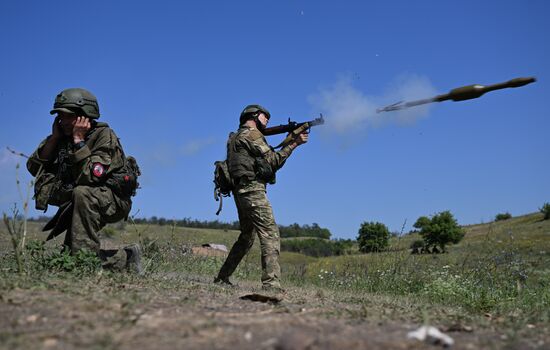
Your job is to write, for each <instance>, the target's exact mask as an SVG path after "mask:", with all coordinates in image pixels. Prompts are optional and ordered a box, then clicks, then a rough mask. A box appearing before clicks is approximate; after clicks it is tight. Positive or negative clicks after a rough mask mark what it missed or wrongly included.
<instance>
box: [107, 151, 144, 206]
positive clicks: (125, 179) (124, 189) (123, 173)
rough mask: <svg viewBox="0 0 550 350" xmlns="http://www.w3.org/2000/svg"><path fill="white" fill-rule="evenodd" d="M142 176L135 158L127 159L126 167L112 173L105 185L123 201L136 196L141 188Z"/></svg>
mask: <svg viewBox="0 0 550 350" xmlns="http://www.w3.org/2000/svg"><path fill="white" fill-rule="evenodd" d="M140 175H141V171H140V170H139V166H138V165H137V161H136V159H135V158H134V157H126V159H125V161H124V166H123V167H122V168H120V169H119V170H117V171H116V172H114V173H112V174H111V175H110V176H109V178H108V179H107V180H106V181H105V185H107V187H109V188H110V189H111V191H113V193H114V194H116V195H117V196H118V197H120V198H122V199H129V198H130V197H132V196H135V195H136V190H137V189H138V188H139V182H138V181H137V179H138V176H140Z"/></svg>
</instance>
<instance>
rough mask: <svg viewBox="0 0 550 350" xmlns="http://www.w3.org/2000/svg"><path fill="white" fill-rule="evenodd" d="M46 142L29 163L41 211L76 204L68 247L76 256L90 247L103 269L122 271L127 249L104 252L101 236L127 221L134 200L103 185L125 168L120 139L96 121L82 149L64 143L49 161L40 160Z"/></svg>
mask: <svg viewBox="0 0 550 350" xmlns="http://www.w3.org/2000/svg"><path fill="white" fill-rule="evenodd" d="M47 140H48V139H45V140H44V141H42V142H41V143H40V145H39V146H38V149H37V150H36V151H35V152H34V153H33V154H32V155H31V157H30V158H29V160H28V162H27V169H28V170H29V172H30V173H31V174H32V175H33V176H35V177H36V186H35V199H36V206H37V209H44V210H45V209H47V205H48V204H50V205H54V206H59V207H61V208H63V207H67V205H68V204H72V219H71V218H70V217H71V216H70V215H68V217H69V218H70V219H68V220H69V223H68V224H67V225H68V226H67V233H66V235H65V241H64V245H65V248H66V249H69V250H70V252H71V253H72V254H74V253H76V252H77V251H79V250H81V249H88V250H90V251H93V252H96V253H97V254H98V255H99V257H100V258H101V259H102V260H103V263H104V267H114V268H117V269H119V268H123V267H124V266H125V263H126V259H127V258H128V257H127V253H126V252H125V251H124V249H114V250H103V249H100V240H99V237H98V235H97V232H98V231H99V230H101V228H102V227H104V226H105V224H106V223H113V222H117V221H120V220H122V219H125V218H127V216H128V214H129V212H130V209H131V206H132V202H131V199H130V198H120V197H119V196H117V195H116V194H115V193H113V191H112V190H111V188H109V187H107V186H106V184H105V180H106V179H107V178H108V177H109V175H110V174H111V173H113V172H114V171H116V170H117V169H120V168H121V167H122V166H123V165H124V154H123V152H122V148H121V146H120V143H119V141H118V138H117V136H116V135H115V133H114V132H113V131H112V130H111V129H110V128H109V126H108V125H107V124H106V123H101V122H97V123H95V125H94V126H92V128H91V129H90V130H89V131H88V133H87V135H86V138H85V141H84V142H85V144H84V145H82V146H81V148H77V147H75V146H74V145H73V142H72V139H71V138H70V137H64V138H63V139H61V140H60V141H59V143H58V145H57V148H56V152H55V156H54V157H53V158H52V160H51V161H48V160H46V159H41V158H40V157H39V154H40V151H41V149H42V147H44V145H45V144H46V141H47ZM69 214H70V213H69Z"/></svg>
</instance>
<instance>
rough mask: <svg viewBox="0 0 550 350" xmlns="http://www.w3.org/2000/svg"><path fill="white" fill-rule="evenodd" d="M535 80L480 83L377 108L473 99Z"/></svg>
mask: <svg viewBox="0 0 550 350" xmlns="http://www.w3.org/2000/svg"><path fill="white" fill-rule="evenodd" d="M535 81H537V79H536V78H535V77H526V78H515V79H512V80H508V81H507V82H504V83H499V84H493V85H488V86H483V85H479V84H475V85H468V86H462V87H459V88H456V89H453V90H451V91H449V93H447V94H443V95H437V96H435V97H431V98H426V99H423V100H416V101H411V102H403V101H400V102H397V103H394V104H392V105H389V106H386V107H383V108H378V109H377V110H376V113H380V112H390V111H397V110H400V109H405V108H409V107H414V106H418V105H423V104H426V103H432V102H442V101H447V100H453V101H464V100H471V99H474V98H478V97H480V96H481V95H483V94H485V93H487V92H489V91H493V90H500V89H506V88H516V87H520V86H524V85H527V84H531V83H534V82H535Z"/></svg>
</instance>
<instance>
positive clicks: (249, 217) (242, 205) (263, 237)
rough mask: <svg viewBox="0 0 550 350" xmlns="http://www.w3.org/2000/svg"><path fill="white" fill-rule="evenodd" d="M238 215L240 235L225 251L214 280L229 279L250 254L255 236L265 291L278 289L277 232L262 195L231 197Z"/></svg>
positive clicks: (251, 194) (278, 244)
mask: <svg viewBox="0 0 550 350" xmlns="http://www.w3.org/2000/svg"><path fill="white" fill-rule="evenodd" d="M234 197H235V204H236V205H237V211H238V213H239V223H240V226H241V234H240V235H239V238H238V239H237V242H235V244H234V245H233V247H232V248H231V250H230V251H229V255H228V256H227V259H226V260H225V263H224V264H223V266H222V268H221V269H220V272H219V274H218V277H220V278H229V276H231V275H232V274H233V272H234V271H235V269H236V268H237V265H239V263H240V262H241V260H242V259H243V257H244V256H245V255H246V254H247V253H248V252H249V251H250V248H251V247H252V244H253V243H254V238H255V236H256V235H258V238H259V239H260V249H261V255H262V284H263V285H264V286H266V287H280V281H279V278H280V275H281V267H280V266H279V252H280V250H281V241H280V238H279V228H278V227H277V224H276V223H275V218H274V217H273V210H272V209H271V204H270V203H269V201H268V199H267V196H266V194H265V191H251V192H246V193H241V194H238V193H234Z"/></svg>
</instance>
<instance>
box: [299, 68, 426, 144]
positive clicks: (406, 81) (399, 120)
mask: <svg viewBox="0 0 550 350" xmlns="http://www.w3.org/2000/svg"><path fill="white" fill-rule="evenodd" d="M435 94H436V90H435V88H434V87H433V86H432V85H431V83H430V81H429V80H428V79H427V78H426V77H422V76H418V75H404V76H401V77H399V78H397V79H395V80H394V81H393V82H392V83H391V84H389V86H388V88H387V92H386V93H384V94H382V95H380V96H369V95H365V94H363V93H362V92H361V91H359V90H358V89H356V88H355V87H354V86H353V84H352V79H351V77H349V76H347V77H343V78H340V79H338V80H337V81H336V83H335V84H334V85H332V86H330V87H328V88H321V89H319V91H318V92H317V93H315V94H313V95H311V96H309V98H308V100H309V102H310V104H311V105H312V106H313V108H314V110H315V111H316V112H321V113H323V115H324V116H325V117H326V121H327V126H328V128H326V129H330V130H331V131H336V132H337V133H347V132H350V131H358V130H364V129H365V128H369V127H380V126H384V125H387V124H394V125H406V124H412V123H414V122H415V121H417V120H418V119H420V118H422V117H426V116H427V115H428V112H429V108H430V105H423V106H418V107H414V108H409V109H405V110H401V111H396V112H391V113H381V114H378V113H376V109H377V108H378V107H381V106H385V105H388V104H391V103H395V102H399V101H410V100H416V99H420V98H426V97H430V96H433V95H435Z"/></svg>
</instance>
